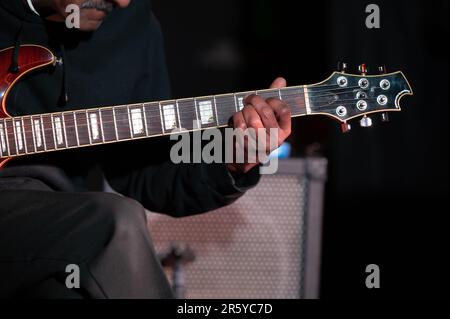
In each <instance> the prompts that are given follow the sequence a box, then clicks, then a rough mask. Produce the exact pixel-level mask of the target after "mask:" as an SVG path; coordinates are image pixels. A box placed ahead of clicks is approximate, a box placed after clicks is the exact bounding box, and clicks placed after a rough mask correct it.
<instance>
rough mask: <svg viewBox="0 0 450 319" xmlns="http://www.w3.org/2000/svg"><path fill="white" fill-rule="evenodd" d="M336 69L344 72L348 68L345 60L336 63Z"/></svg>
mask: <svg viewBox="0 0 450 319" xmlns="http://www.w3.org/2000/svg"><path fill="white" fill-rule="evenodd" d="M338 70H339V71H340V72H342V73H346V72H347V70H348V64H347V63H346V62H340V63H339V64H338Z"/></svg>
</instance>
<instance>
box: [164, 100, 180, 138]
mask: <svg viewBox="0 0 450 319" xmlns="http://www.w3.org/2000/svg"><path fill="white" fill-rule="evenodd" d="M160 105H161V110H162V116H163V123H164V132H165V133H166V132H167V133H170V132H172V131H173V130H175V129H177V128H178V127H179V122H178V120H177V114H176V110H175V101H168V102H161V103H160Z"/></svg>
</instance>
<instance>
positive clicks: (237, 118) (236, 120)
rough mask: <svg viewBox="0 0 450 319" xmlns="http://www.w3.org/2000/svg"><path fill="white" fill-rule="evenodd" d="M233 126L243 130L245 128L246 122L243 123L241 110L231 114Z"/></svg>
mask: <svg viewBox="0 0 450 319" xmlns="http://www.w3.org/2000/svg"><path fill="white" fill-rule="evenodd" d="M233 127H234V128H235V129H241V130H243V131H245V130H246V129H247V124H246V123H245V118H244V115H243V114H242V112H238V113H236V114H234V115H233Z"/></svg>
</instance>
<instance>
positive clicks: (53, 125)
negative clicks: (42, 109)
mask: <svg viewBox="0 0 450 319" xmlns="http://www.w3.org/2000/svg"><path fill="white" fill-rule="evenodd" d="M50 121H51V122H52V133H53V143H54V144H55V149H58V143H57V142H56V130H55V121H54V120H53V115H51V114H50Z"/></svg>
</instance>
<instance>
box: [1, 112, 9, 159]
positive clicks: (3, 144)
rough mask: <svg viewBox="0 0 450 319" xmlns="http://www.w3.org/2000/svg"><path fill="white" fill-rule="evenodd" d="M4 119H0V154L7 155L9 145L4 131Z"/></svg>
mask: <svg viewBox="0 0 450 319" xmlns="http://www.w3.org/2000/svg"><path fill="white" fill-rule="evenodd" d="M5 128H6V127H5V121H4V120H1V122H0V147H1V156H2V157H3V156H9V145H8V139H7V138H6V132H5Z"/></svg>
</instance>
